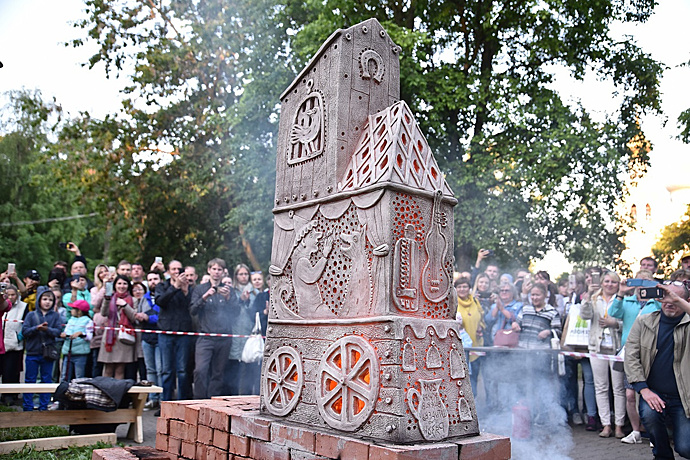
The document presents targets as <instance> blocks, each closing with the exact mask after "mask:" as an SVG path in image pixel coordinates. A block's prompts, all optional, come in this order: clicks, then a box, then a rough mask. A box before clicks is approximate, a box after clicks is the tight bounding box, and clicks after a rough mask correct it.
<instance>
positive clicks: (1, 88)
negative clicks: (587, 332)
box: [0, 0, 690, 271]
mask: <svg viewBox="0 0 690 460" xmlns="http://www.w3.org/2000/svg"><path fill="white" fill-rule="evenodd" d="M659 3H660V4H659V5H658V6H657V7H656V9H655V13H654V15H653V16H652V18H651V19H650V20H649V21H648V22H647V23H644V24H641V25H638V26H631V25H625V26H620V25H618V26H615V27H614V29H613V30H614V33H615V34H618V35H620V36H622V35H632V36H633V37H634V38H635V39H636V41H637V43H638V45H640V46H641V47H642V48H643V49H644V50H645V51H647V52H650V53H651V54H652V56H653V57H654V58H655V59H657V60H660V61H662V62H664V63H665V64H666V65H667V66H668V70H667V71H666V72H665V75H664V78H663V81H662V88H661V89H662V93H663V110H664V112H665V113H664V116H646V117H643V118H642V120H641V122H642V127H643V129H644V130H645V132H646V133H647V137H648V138H649V139H651V141H652V143H653V145H654V150H653V151H652V152H651V159H652V167H651V169H650V170H649V173H648V174H647V176H646V177H645V178H644V179H643V181H641V182H640V185H639V186H638V188H637V189H636V190H634V191H633V194H632V196H631V199H633V200H634V199H635V198H634V197H635V196H641V197H646V199H649V197H652V199H653V200H655V202H659V205H655V209H659V210H660V212H659V215H660V216H664V217H663V219H660V220H659V222H660V223H661V222H662V221H663V222H664V225H665V224H666V222H667V221H668V223H670V222H673V221H675V220H677V219H678V218H679V217H680V215H678V214H677V208H678V206H677V205H678V199H676V203H675V206H671V207H670V208H668V209H666V207H667V205H668V202H671V201H673V200H672V197H671V196H670V195H669V193H668V191H667V190H666V186H667V185H671V184H690V146H688V145H685V144H683V143H681V142H680V141H678V140H676V139H675V137H676V136H677V135H678V132H679V130H678V129H677V123H676V119H677V117H678V114H679V113H680V112H681V111H682V110H684V109H686V108H690V91H688V82H690V67H679V65H680V64H682V63H683V62H687V61H690V28H688V27H687V19H688V18H690V1H689V0H663V1H660V2H659ZM83 10H84V4H83V1H82V0H59V1H57V0H0V62H2V63H3V64H4V67H3V68H0V93H2V92H5V91H7V90H14V89H21V88H23V87H24V88H27V89H36V88H37V89H40V90H41V92H42V94H43V96H44V98H46V99H48V98H52V97H55V98H56V99H57V102H58V103H60V104H61V105H62V106H63V109H64V110H66V111H67V112H68V113H71V114H73V115H76V114H77V113H78V112H81V111H88V112H89V113H90V114H91V115H92V116H94V117H97V118H102V117H104V116H105V115H106V114H108V113H113V112H116V111H118V110H119V109H120V100H121V97H120V94H119V90H121V89H122V87H123V86H124V85H125V84H126V82H125V81H123V80H117V79H111V80H108V79H106V78H105V72H104V70H103V67H102V66H97V67H96V68H94V69H92V70H89V69H88V68H87V67H82V66H81V65H80V63H82V62H85V61H87V60H88V58H89V57H90V56H91V54H93V52H94V50H95V48H94V46H93V45H90V46H83V47H80V48H72V47H65V46H64V45H63V43H64V42H66V41H69V40H71V39H74V38H77V37H81V36H83V35H85V34H84V33H83V32H81V31H79V30H77V29H75V28H73V27H72V26H71V23H72V22H74V21H76V20H77V19H79V18H80V17H82V16H83V15H84V13H83ZM556 87H557V88H558V89H559V91H560V92H561V93H563V94H566V95H567V97H569V98H571V99H572V100H581V101H582V103H583V104H584V105H585V107H587V108H589V109H591V110H594V111H597V112H599V113H601V114H605V113H610V112H611V111H612V110H614V108H615V104H613V103H612V101H613V97H612V95H611V87H610V86H608V85H606V84H602V83H601V82H598V81H596V80H595V79H594V78H587V79H586V80H585V81H584V82H577V81H571V80H570V79H569V78H567V76H565V75H559V81H558V83H557V85H556ZM638 209H639V206H638ZM645 244H649V243H645ZM645 251H646V253H647V254H649V252H650V251H648V250H647V249H646V248H645V249H640V250H639V251H638V252H636V253H635V254H638V253H639V254H642V253H644V252H645ZM635 257H637V256H636V255H635ZM548 260H551V259H547V261H548ZM549 263H550V264H551V265H554V264H556V263H557V262H556V261H555V259H554V261H551V262H549ZM558 263H559V264H562V263H563V261H562V260H561V261H560V262H558ZM566 269H567V268H566ZM553 271H555V270H553Z"/></svg>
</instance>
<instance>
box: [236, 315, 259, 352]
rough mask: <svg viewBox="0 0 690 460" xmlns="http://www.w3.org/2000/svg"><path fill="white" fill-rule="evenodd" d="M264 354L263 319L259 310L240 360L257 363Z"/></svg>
mask: <svg viewBox="0 0 690 460" xmlns="http://www.w3.org/2000/svg"><path fill="white" fill-rule="evenodd" d="M263 356H264V338H263V337H261V321H260V320H259V312H258V311H257V312H256V317H255V320H254V329H252V335H251V336H249V338H248V339H247V341H246V342H245V343H244V348H243V349H242V358H241V359H240V361H242V362H243V363H255V362H257V361H261V358H263Z"/></svg>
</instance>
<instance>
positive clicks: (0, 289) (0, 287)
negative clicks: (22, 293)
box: [0, 283, 10, 294]
mask: <svg viewBox="0 0 690 460" xmlns="http://www.w3.org/2000/svg"><path fill="white" fill-rule="evenodd" d="M8 287H10V283H0V294H4V293H5V289H7V288H8Z"/></svg>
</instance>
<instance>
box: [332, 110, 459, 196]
mask: <svg viewBox="0 0 690 460" xmlns="http://www.w3.org/2000/svg"><path fill="white" fill-rule="evenodd" d="M362 131H363V133H362V136H361V137H360V139H359V142H358V143H357V147H356V148H355V151H354V154H353V155H352V159H351V160H350V163H349V165H348V167H347V169H346V171H345V174H344V176H343V177H342V179H341V180H340V182H338V191H340V192H346V191H353V190H358V189H362V188H365V187H369V186H371V185H374V184H380V183H385V182H388V183H394V184H400V185H406V186H408V187H412V188H415V189H419V190H426V191H429V192H435V191H436V190H439V189H440V190H442V192H443V195H445V196H449V197H452V196H453V192H452V190H451V189H450V187H449V186H448V184H447V183H446V181H445V179H444V178H443V174H442V173H441V171H440V169H439V167H438V164H437V163H436V160H435V159H434V156H433V154H432V152H431V149H430V148H429V144H428V143H427V141H426V139H425V137H424V135H423V134H422V132H421V130H420V129H419V125H418V124H417V121H416V120H415V119H414V116H413V115H412V111H411V110H410V108H409V107H408V106H407V104H406V103H405V102H404V101H400V102H397V103H395V104H393V105H392V106H390V107H388V108H387V109H385V110H382V111H381V112H379V113H376V114H374V115H371V116H370V117H369V119H368V120H367V123H366V125H365V126H364V129H363V130H362Z"/></svg>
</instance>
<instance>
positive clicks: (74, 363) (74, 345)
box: [60, 300, 93, 382]
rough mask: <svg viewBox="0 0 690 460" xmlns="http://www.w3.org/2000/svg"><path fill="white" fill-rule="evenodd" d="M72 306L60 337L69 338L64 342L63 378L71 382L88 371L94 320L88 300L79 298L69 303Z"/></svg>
mask: <svg viewBox="0 0 690 460" xmlns="http://www.w3.org/2000/svg"><path fill="white" fill-rule="evenodd" d="M67 306H68V307H71V316H70V318H69V320H68V321H67V326H66V327H65V331H64V332H63V333H62V334H60V337H62V338H64V339H67V340H65V342H64V343H63V344H62V356H64V358H63V359H64V360H63V363H62V378H61V380H62V381H63V382H65V381H67V382H69V381H70V380H72V378H78V379H79V378H82V377H84V375H85V372H86V359H87V357H88V356H89V353H90V352H91V346H90V345H89V342H90V341H91V331H93V321H91V318H89V310H90V308H91V306H90V305H89V302H87V301H86V300H77V301H74V302H72V303H68V304H67Z"/></svg>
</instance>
